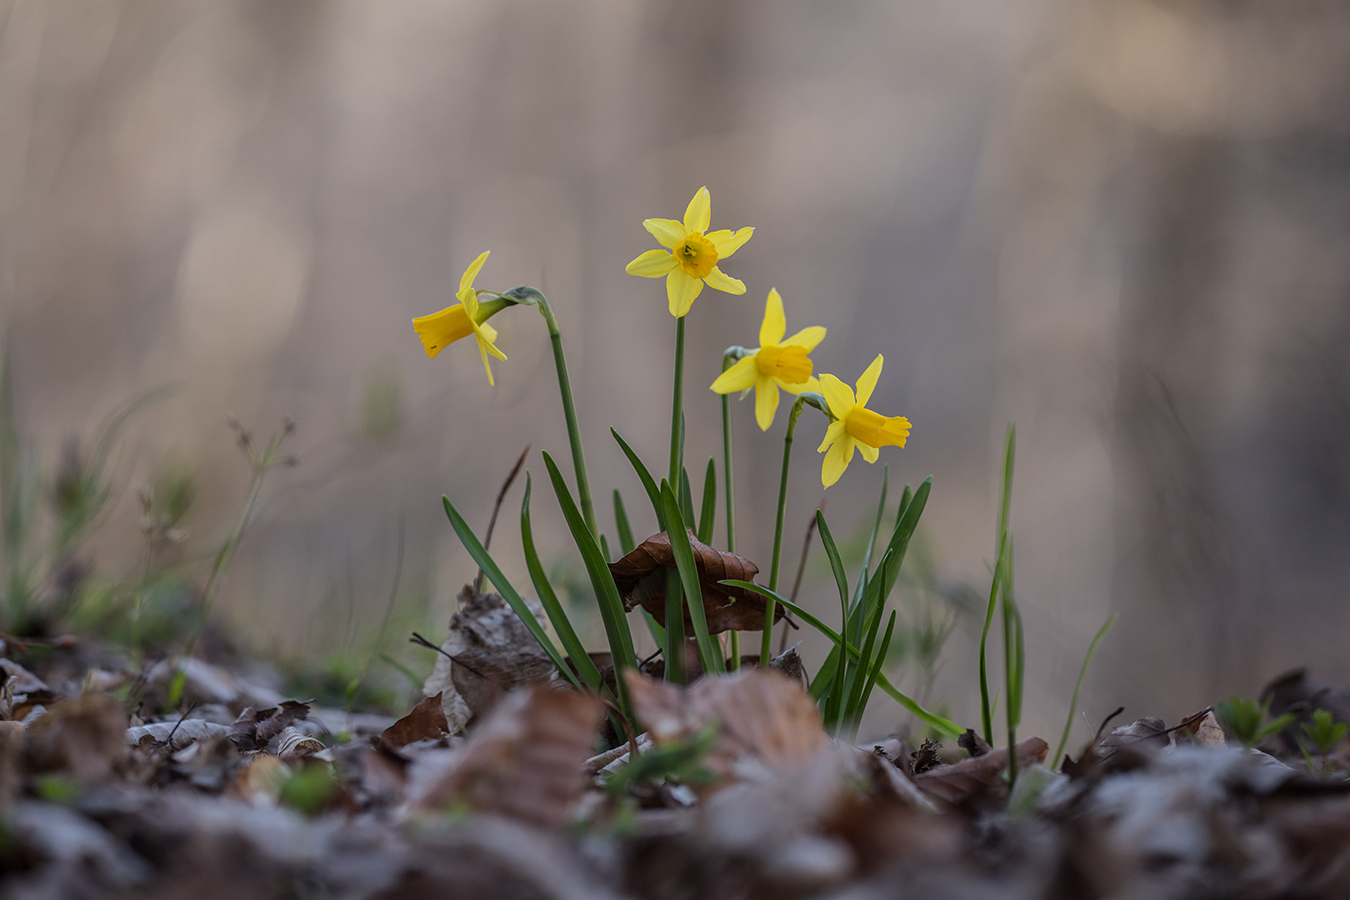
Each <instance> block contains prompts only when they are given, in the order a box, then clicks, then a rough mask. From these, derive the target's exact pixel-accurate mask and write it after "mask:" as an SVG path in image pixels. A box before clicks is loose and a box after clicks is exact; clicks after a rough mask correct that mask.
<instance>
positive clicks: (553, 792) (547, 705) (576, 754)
mask: <svg viewBox="0 0 1350 900" xmlns="http://www.w3.org/2000/svg"><path fill="white" fill-rule="evenodd" d="M603 715H604V704H602V703H601V702H600V701H599V700H598V699H596V698H594V697H590V696H587V695H585V694H579V693H576V692H575V691H562V690H553V689H549V688H544V687H534V688H529V689H527V690H524V691H516V692H513V693H511V694H510V695H508V696H507V698H506V700H505V701H503V702H502V703H500V704H498V706H497V708H496V709H494V710H493V711H492V713H491V714H490V715H489V716H488V717H487V719H486V720H485V721H484V722H483V724H482V725H480V726H478V728H477V729H476V730H475V731H474V733H473V734H472V736H470V738H469V740H468V742H467V743H465V744H464V746H463V748H461V749H460V750H458V751H455V752H454V755H453V756H452V757H451V764H450V765H449V767H448V768H447V769H446V770H445V771H444V772H443V773H441V774H440V775H439V776H438V777H436V778H435V779H434V781H433V782H432V783H431V784H429V785H426V786H424V787H423V789H422V790H420V791H417V792H416V796H415V798H414V799H413V802H412V806H413V808H414V809H417V810H421V811H427V812H430V811H440V810H444V809H446V808H449V807H453V806H456V805H459V804H464V805H467V806H469V807H470V808H472V809H474V810H476V811H478V812H484V813H486V812H496V813H501V814H503V815H507V816H511V817H513V818H517V819H523V820H526V821H530V822H534V823H536V824H538V825H543V826H546V827H557V826H560V825H563V824H565V823H566V822H567V820H568V817H569V815H570V812H571V809H572V806H573V804H574V803H575V802H576V801H577V799H578V798H580V796H581V794H582V791H583V789H584V788H585V785H586V777H585V775H584V773H583V772H582V764H583V763H584V762H585V761H586V759H587V758H588V757H590V755H591V747H592V743H591V742H592V740H593V738H594V736H595V730H596V728H597V727H598V726H599V724H600V720H601V718H602V717H603ZM431 752H433V753H434V752H437V751H431ZM440 752H446V751H440Z"/></svg>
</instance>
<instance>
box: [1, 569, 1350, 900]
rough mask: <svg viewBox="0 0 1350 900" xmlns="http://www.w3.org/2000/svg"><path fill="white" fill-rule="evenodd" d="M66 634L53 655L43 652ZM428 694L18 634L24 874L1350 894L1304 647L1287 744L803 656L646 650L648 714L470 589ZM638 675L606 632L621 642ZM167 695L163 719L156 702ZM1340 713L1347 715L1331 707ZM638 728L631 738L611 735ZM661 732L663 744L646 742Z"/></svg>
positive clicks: (1349, 817)
mask: <svg viewBox="0 0 1350 900" xmlns="http://www.w3.org/2000/svg"><path fill="white" fill-rule="evenodd" d="M39 649H40V651H41V652H37V651H38V650H39ZM439 649H440V651H441V652H440V653H439V654H438V656H439V664H438V666H437V668H436V670H435V671H434V672H433V674H432V676H431V678H430V679H429V680H428V683H427V686H426V693H427V697H426V699H423V700H421V701H420V702H418V703H417V704H416V705H415V706H414V707H413V708H412V709H411V710H410V711H408V713H407V714H406V715H405V716H403V717H402V718H400V719H398V720H396V721H395V720H394V719H392V718H389V717H383V716H379V715H371V714H362V713H358V712H349V711H347V710H334V709H326V708H322V707H317V706H314V705H311V704H310V703H307V702H304V701H302V700H299V699H295V698H285V697H282V696H280V695H279V694H277V693H276V691H275V690H273V689H272V688H271V687H269V686H268V685H266V684H264V683H259V682H257V681H254V680H250V678H249V677H248V676H246V675H244V674H241V673H238V672H233V671H229V670H227V669H225V668H222V667H219V666H215V665H212V664H210V663H207V662H203V661H201V660H189V661H188V664H187V665H186V666H184V667H183V671H184V674H185V689H184V706H183V709H185V710H186V713H178V714H174V715H167V716H145V715H144V713H143V710H145V709H154V708H161V707H162V705H163V704H164V702H165V701H166V698H167V696H168V690H169V684H170V682H171V680H172V676H173V671H174V667H173V666H171V665H169V664H168V663H160V664H158V665H153V666H148V667H146V668H145V669H144V671H142V672H133V671H130V670H129V669H128V668H126V666H125V664H124V663H121V662H119V660H118V658H117V656H116V655H115V654H113V653H111V652H109V651H108V650H107V649H106V648H102V647H100V646H98V645H96V644H94V643H91V642H89V641H86V640H83V639H68V640H62V641H55V642H47V643H46V645H44V646H42V647H41V648H36V647H34V646H30V645H27V644H25V643H24V642H22V641H18V640H14V639H5V641H4V646H3V658H0V668H2V669H3V678H4V689H3V694H0V873H3V874H0V895H3V896H4V897H6V898H9V897H13V898H48V897H50V898H59V897H78V898H104V897H107V898H114V897H165V898H168V897H185V896H192V897H194V898H200V900H205V898H214V897H231V898H237V897H241V896H243V897H263V898H267V897H278V898H280V897H340V898H366V897H371V898H375V897H389V898H393V897H451V898H456V897H465V898H469V897H472V898H495V897H512V898H534V897H538V898H560V900H561V898H578V900H580V898H605V897H615V898H620V897H654V898H685V897H689V898H693V897H719V898H739V897H745V898H757V897H766V898H767V897H773V898H796V897H841V898H842V897H848V898H858V900H865V898H871V897H877V898H886V897H923V898H1054V900H1058V898H1063V900H1077V898H1131V900H1132V898H1188V900H1193V898H1207V897H1214V898H1220V897H1242V898H1264V897H1270V898H1343V897H1347V896H1350V780H1347V779H1346V777H1345V775H1344V774H1343V773H1344V772H1345V771H1346V770H1347V769H1348V768H1350V749H1347V745H1346V742H1345V739H1344V731H1343V730H1341V731H1339V732H1335V733H1334V736H1335V737H1336V741H1335V742H1334V745H1331V746H1326V747H1318V748H1317V752H1316V753H1313V752H1312V751H1311V750H1310V749H1309V745H1308V742H1307V741H1306V740H1304V741H1300V740H1299V738H1300V736H1301V735H1306V734H1309V733H1310V732H1308V731H1306V730H1300V726H1302V725H1303V724H1306V723H1307V722H1309V721H1311V719H1312V714H1313V711H1314V710H1315V709H1320V710H1325V711H1328V712H1330V713H1331V714H1332V715H1333V716H1335V717H1336V719H1338V720H1340V721H1344V718H1345V716H1346V713H1347V712H1350V695H1346V694H1344V693H1341V692H1339V691H1335V690H1332V689H1329V688H1326V687H1323V686H1319V685H1317V684H1315V683H1313V682H1312V681H1311V680H1310V679H1309V678H1308V677H1307V676H1306V674H1304V673H1301V672H1297V673H1291V674H1289V675H1287V676H1285V677H1283V678H1281V679H1279V680H1277V681H1276V682H1275V683H1273V684H1272V685H1271V686H1270V688H1269V689H1268V690H1267V695H1268V696H1269V698H1270V703H1271V707H1272V708H1271V710H1270V713H1271V715H1275V716H1278V715H1281V714H1284V713H1292V715H1293V719H1292V720H1290V722H1289V725H1288V727H1286V728H1285V729H1284V730H1283V731H1280V732H1278V733H1273V734H1269V735H1266V736H1265V739H1264V740H1263V741H1262V742H1261V743H1260V745H1259V749H1258V748H1244V747H1242V746H1241V745H1240V744H1237V743H1236V742H1233V741H1230V740H1229V739H1228V738H1227V737H1226V736H1225V732H1224V730H1223V728H1221V727H1220V725H1219V722H1218V720H1217V719H1216V718H1215V716H1214V714H1213V713H1212V712H1210V711H1209V710H1206V711H1203V712H1202V713H1200V714H1197V715H1195V716H1191V717H1189V718H1188V719H1186V720H1183V722H1181V723H1178V724H1177V725H1175V726H1172V727H1168V726H1167V724H1166V723H1164V722H1162V721H1161V720H1158V719H1154V718H1148V717H1145V718H1141V719H1138V720H1137V721H1135V722H1132V723H1129V724H1126V725H1121V726H1118V727H1116V728H1114V729H1112V728H1110V727H1109V726H1104V727H1103V729H1102V731H1101V732H1100V733H1099V735H1098V737H1097V739H1096V740H1094V741H1093V742H1092V743H1091V744H1090V745H1089V746H1088V747H1086V748H1084V749H1083V751H1082V752H1081V753H1080V755H1079V756H1078V758H1077V759H1073V760H1067V761H1065V762H1064V764H1063V766H1062V768H1063V772H1062V773H1056V772H1052V771H1051V769H1050V768H1047V765H1046V764H1047V763H1049V762H1053V761H1050V760H1047V759H1046V756H1047V751H1048V747H1047V744H1046V742H1045V741H1043V740H1041V739H1040V738H1036V737H1033V738H1027V739H1025V740H1023V741H1021V742H1020V743H1019V744H1018V745H1017V747H1016V753H1017V757H1018V766H1017V771H1018V772H1019V775H1018V780H1017V783H1016V785H1015V787H1014V788H1013V789H1012V790H1011V791H1010V790H1009V788H1008V785H1007V779H1006V773H1007V769H1008V749H1007V748H999V749H990V748H989V747H988V746H987V745H986V744H984V742H983V741H981V740H980V739H979V738H978V737H977V736H975V735H974V733H973V732H972V733H968V734H967V736H966V737H965V738H963V739H962V740H961V741H960V747H959V748H958V747H942V746H941V745H937V744H934V743H932V742H924V743H923V744H922V745H921V746H919V747H911V746H910V744H909V743H907V742H906V741H905V740H904V739H903V738H901V737H899V736H892V737H890V738H887V739H885V740H883V741H880V742H877V743H869V744H864V745H862V746H854V745H851V744H848V743H844V742H841V741H838V740H835V739H833V738H831V737H829V736H828V735H827V734H826V733H825V731H824V730H823V728H822V725H821V718H820V715H819V713H818V711H817V708H816V705H815V703H814V702H813V701H812V700H811V698H810V696H809V695H808V694H807V693H806V692H805V691H804V690H803V688H802V684H801V678H802V676H801V674H800V673H801V669H800V661H798V660H795V654H791V653H790V654H789V656H790V657H793V659H791V660H779V661H777V662H778V663H779V665H780V666H782V665H788V666H789V667H791V666H795V667H796V669H795V671H796V673H797V674H796V677H795V678H794V677H791V676H785V675H784V674H783V673H782V672H781V671H774V670H760V669H753V668H751V669H747V670H745V671H742V672H741V673H739V674H734V675H729V676H721V677H705V678H701V679H699V680H697V681H695V682H694V683H693V684H691V685H690V686H689V687H687V688H685V687H679V686H675V685H672V684H668V683H665V682H662V681H660V680H657V679H654V678H652V677H651V676H650V675H649V674H643V673H641V672H630V673H628V687H629V690H630V693H631V696H632V700H633V705H634V708H635V711H636V716H637V718H638V721H639V723H640V726H641V729H642V730H641V732H640V733H637V734H630V733H627V732H625V731H624V730H623V729H622V727H621V723H620V720H619V719H618V718H617V716H615V715H614V713H615V710H614V709H613V708H612V707H609V706H608V705H607V704H605V703H604V702H603V701H600V700H598V699H595V698H593V697H590V696H587V695H584V694H581V693H578V692H576V691H574V690H572V689H571V688H570V687H568V686H567V684H566V681H565V680H564V679H562V678H561V677H560V676H559V673H558V672H557V671H556V669H554V668H552V664H551V663H550V662H549V661H548V659H547V658H545V657H542V655H541V653H540V651H539V648H538V645H537V644H536V643H535V642H534V640H533V638H532V637H531V636H530V634H529V633H528V632H527V631H526V630H525V629H524V626H523V625H521V623H520V622H519V620H518V619H517V618H516V617H515V616H514V614H513V613H512V612H511V610H510V609H509V608H508V607H507V606H506V605H505V604H504V603H503V602H502V601H501V599H500V598H498V597H496V596H495V595H477V594H474V593H473V591H472V590H469V591H468V592H467V593H466V594H465V595H464V597H463V598H462V605H461V609H460V611H459V612H458V613H457V614H456V616H455V619H454V621H453V623H452V627H451V632H450V636H449V638H448V639H447V640H445V641H444V643H443V644H442V645H441V646H440V648H439ZM596 663H597V667H598V668H600V669H601V670H602V672H603V674H604V675H605V677H606V678H607V679H609V680H611V681H612V679H613V678H614V675H613V672H612V670H610V668H609V664H608V660H607V659H604V658H600V657H599V656H598V657H597V659H596ZM131 697H134V698H137V699H136V700H135V702H132V703H130V706H131V710H130V712H129V710H128V706H129V700H128V698H131ZM138 711H141V715H135V713H136V712H138ZM1324 715H1325V713H1324ZM608 745H613V747H612V749H608V750H606V749H604V748H605V747H606V746H608ZM634 749H636V750H638V753H637V754H636V756H634V754H633V750H634Z"/></svg>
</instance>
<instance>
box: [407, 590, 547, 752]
mask: <svg viewBox="0 0 1350 900" xmlns="http://www.w3.org/2000/svg"><path fill="white" fill-rule="evenodd" d="M459 602H460V607H459V609H458V610H457V611H456V612H455V614H454V615H453V616H451V617H450V636H449V637H448V638H446V640H445V642H444V643H443V644H441V650H442V651H443V652H441V653H438V654H436V666H435V668H434V669H432V672H431V675H430V676H428V677H427V680H426V683H425V684H423V686H422V692H423V693H424V694H426V695H427V696H431V695H433V694H441V704H442V708H443V709H444V710H445V717H446V720H447V722H448V723H449V729H450V731H451V732H453V733H458V732H459V731H460V730H462V729H463V728H464V727H465V726H466V725H468V724H469V723H470V722H472V721H473V720H474V719H475V718H477V717H479V716H482V715H484V714H485V713H487V712H488V711H489V710H490V709H491V708H492V707H493V706H495V705H496V704H497V703H498V702H500V701H501V699H502V698H503V697H504V696H505V695H506V693H507V692H508V691H512V690H515V689H516V688H522V687H528V686H531V685H537V684H538V685H543V684H555V683H561V682H562V675H561V674H560V673H559V672H558V669H557V667H556V666H554V665H553V661H552V660H550V659H549V657H548V654H547V653H546V652H545V651H544V648H543V647H541V646H539V642H538V641H537V640H535V638H534V635H532V634H530V630H529V629H528V628H526V627H525V623H524V622H522V621H520V617H519V616H517V615H516V613H515V610H513V609H511V607H510V606H508V605H507V603H506V601H505V600H503V599H502V598H501V597H500V596H499V595H497V594H475V593H474V592H473V588H472V586H470V585H465V587H464V590H462V591H460V594H459ZM529 603H530V606H531V608H532V609H533V610H534V612H535V616H536V618H540V619H542V618H543V617H544V610H543V607H542V606H539V605H538V604H536V603H534V602H533V601H529ZM450 657H454V662H451V660H450Z"/></svg>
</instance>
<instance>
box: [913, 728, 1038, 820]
mask: <svg viewBox="0 0 1350 900" xmlns="http://www.w3.org/2000/svg"><path fill="white" fill-rule="evenodd" d="M1049 751H1050V746H1049V745H1048V744H1047V743H1046V742H1045V741H1043V740H1041V739H1040V738H1038V737H1029V738H1027V739H1025V740H1021V741H1018V742H1017V767H1018V768H1019V769H1025V768H1026V767H1027V766H1030V765H1032V764H1033V763H1040V762H1044V761H1045V754H1046V753H1048V752H1049ZM1006 768H1008V748H1007V747H1000V748H999V749H997V750H990V751H989V752H988V753H986V754H984V755H983V756H977V757H974V758H972V759H963V760H961V762H959V763H956V764H954V765H950V766H938V767H936V768H933V769H929V770H928V771H927V772H923V773H920V774H918V775H915V776H914V783H915V784H916V785H918V786H919V789H920V790H922V791H923V792H924V793H926V794H928V795H929V796H931V797H936V798H938V799H939V800H943V801H946V802H947V803H951V804H953V805H956V804H960V803H963V802H964V801H966V800H968V799H970V798H971V797H974V796H977V795H979V794H981V793H983V792H985V791H987V790H989V789H991V788H994V787H996V786H1000V785H1002V784H1003V770H1004V769H1006Z"/></svg>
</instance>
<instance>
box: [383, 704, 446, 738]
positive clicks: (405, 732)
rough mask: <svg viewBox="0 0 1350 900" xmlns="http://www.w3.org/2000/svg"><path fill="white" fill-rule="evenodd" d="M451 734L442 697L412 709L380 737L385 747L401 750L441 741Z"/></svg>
mask: <svg viewBox="0 0 1350 900" xmlns="http://www.w3.org/2000/svg"><path fill="white" fill-rule="evenodd" d="M449 733H450V723H449V722H448V721H447V720H446V718H445V710H444V709H442V708H441V695H440V694H437V695H436V696H434V697H428V698H426V699H425V700H423V701H422V702H421V703H419V704H417V705H416V706H414V707H413V708H412V712H410V713H408V714H407V715H406V716H404V717H403V718H401V719H399V720H398V721H397V722H395V723H394V724H393V725H390V726H389V727H388V728H386V729H385V730H384V733H383V734H381V735H380V740H381V741H383V742H384V744H385V746H387V747H390V748H391V749H394V750H400V749H402V748H404V747H406V746H408V745H409V744H412V743H416V742H417V741H434V740H439V739H440V738H442V737H445V735H447V734H449Z"/></svg>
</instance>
